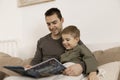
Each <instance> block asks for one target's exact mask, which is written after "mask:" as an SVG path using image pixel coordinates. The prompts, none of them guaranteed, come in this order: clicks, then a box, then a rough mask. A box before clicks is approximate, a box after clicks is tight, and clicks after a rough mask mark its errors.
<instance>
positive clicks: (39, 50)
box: [30, 40, 43, 65]
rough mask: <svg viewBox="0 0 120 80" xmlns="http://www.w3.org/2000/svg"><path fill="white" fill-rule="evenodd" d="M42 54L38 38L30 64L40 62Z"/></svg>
mask: <svg viewBox="0 0 120 80" xmlns="http://www.w3.org/2000/svg"><path fill="white" fill-rule="evenodd" d="M42 56H43V55H42V48H40V40H39V41H38V43H37V50H36V53H35V56H34V58H33V59H32V61H31V63H30V65H35V64H38V63H40V62H42Z"/></svg>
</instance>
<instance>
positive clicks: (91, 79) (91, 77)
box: [88, 72, 99, 80]
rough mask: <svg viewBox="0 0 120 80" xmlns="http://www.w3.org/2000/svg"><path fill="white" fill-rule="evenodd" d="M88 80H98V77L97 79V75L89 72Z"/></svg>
mask: <svg viewBox="0 0 120 80" xmlns="http://www.w3.org/2000/svg"><path fill="white" fill-rule="evenodd" d="M88 80H99V79H98V77H97V73H96V72H91V73H90V74H89V75H88Z"/></svg>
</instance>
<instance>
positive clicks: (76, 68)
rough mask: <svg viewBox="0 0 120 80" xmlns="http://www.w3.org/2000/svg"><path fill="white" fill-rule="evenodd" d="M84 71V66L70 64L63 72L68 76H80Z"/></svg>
mask: <svg viewBox="0 0 120 80" xmlns="http://www.w3.org/2000/svg"><path fill="white" fill-rule="evenodd" d="M82 72H83V69H82V66H81V65H80V64H74V65H71V66H69V67H68V68H67V69H65V71H64V72H63V74H65V75H68V76H78V75H80V74H81V73H82Z"/></svg>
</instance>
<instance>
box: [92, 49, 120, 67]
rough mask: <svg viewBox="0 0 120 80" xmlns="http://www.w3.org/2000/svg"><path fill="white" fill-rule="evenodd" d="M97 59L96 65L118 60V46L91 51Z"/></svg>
mask: <svg viewBox="0 0 120 80" xmlns="http://www.w3.org/2000/svg"><path fill="white" fill-rule="evenodd" d="M93 54H94V56H95V57H96V59H97V61H98V65H103V64H106V63H109V62H114V61H120V47H114V48H109V49H106V50H104V51H103V50H99V51H95V52H93Z"/></svg>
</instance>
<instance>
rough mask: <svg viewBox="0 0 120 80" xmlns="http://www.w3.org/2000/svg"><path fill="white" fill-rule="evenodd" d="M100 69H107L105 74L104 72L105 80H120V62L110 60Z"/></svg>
mask: <svg viewBox="0 0 120 80" xmlns="http://www.w3.org/2000/svg"><path fill="white" fill-rule="evenodd" d="M98 69H103V70H104V71H105V74H103V78H104V79H103V80H118V75H119V72H120V62H118V61H116V62H110V63H107V64H104V65H101V66H99V67H98Z"/></svg>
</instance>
